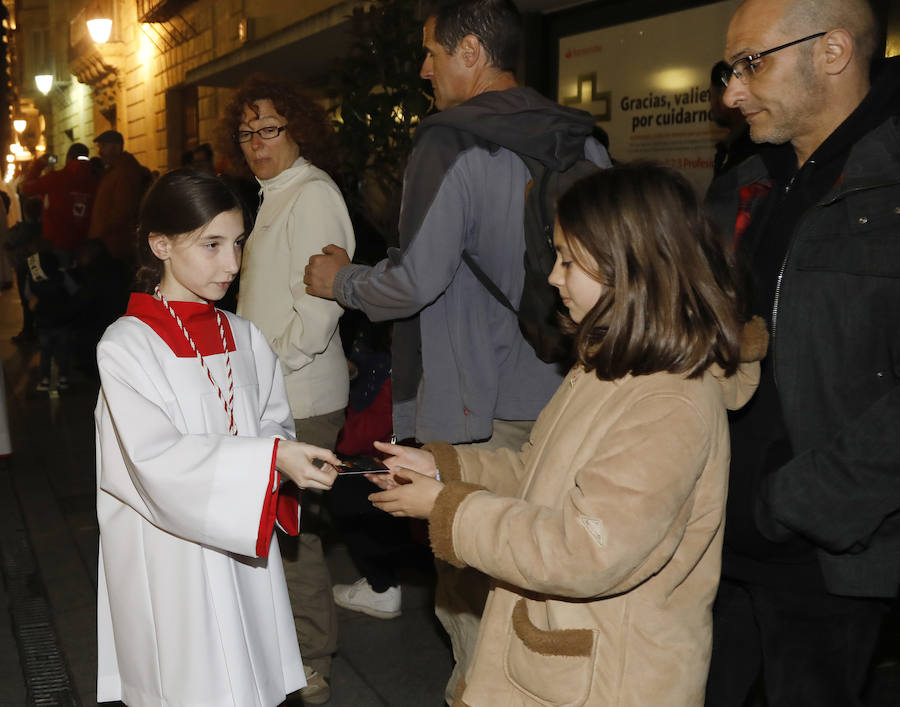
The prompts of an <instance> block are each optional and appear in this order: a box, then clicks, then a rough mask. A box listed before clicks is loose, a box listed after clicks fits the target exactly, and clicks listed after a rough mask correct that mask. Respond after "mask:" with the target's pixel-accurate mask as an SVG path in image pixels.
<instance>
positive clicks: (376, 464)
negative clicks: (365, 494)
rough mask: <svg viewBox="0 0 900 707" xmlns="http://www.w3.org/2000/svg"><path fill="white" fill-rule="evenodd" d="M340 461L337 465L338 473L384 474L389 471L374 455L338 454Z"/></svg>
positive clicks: (342, 474)
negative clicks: (354, 455)
mask: <svg viewBox="0 0 900 707" xmlns="http://www.w3.org/2000/svg"><path fill="white" fill-rule="evenodd" d="M337 456H338V459H340V460H341V463H340V464H339V465H338V468H337V470H338V473H339V474H340V475H341V476H344V475H345V474H385V473H387V472H389V471H390V469H388V468H387V467H386V466H385V465H384V464H382V463H381V462H380V461H378V460H377V459H375V458H374V457H353V456H350V455H348V454H338V455H337Z"/></svg>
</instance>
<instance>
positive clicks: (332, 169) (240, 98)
mask: <svg viewBox="0 0 900 707" xmlns="http://www.w3.org/2000/svg"><path fill="white" fill-rule="evenodd" d="M266 99H268V100H270V101H272V105H273V106H274V107H275V110H276V111H277V112H278V114H279V115H283V116H284V117H285V118H286V119H287V121H288V122H287V126H288V127H287V132H288V134H290V136H291V138H292V139H293V140H294V142H296V143H297V145H298V146H299V147H300V154H301V155H302V156H303V157H304V158H305V159H307V160H308V161H310V162H312V163H313V164H314V165H315V166H316V167H318V168H319V169H321V170H323V171H324V172H326V173H327V174H328V176H330V177H331V178H332V179H333V180H334V181H335V182H336V183H337V184H338V185H340V184H341V180H340V167H339V160H338V152H337V139H336V138H335V135H334V130H333V129H332V126H331V121H330V120H329V119H328V114H327V113H326V112H325V109H324V108H323V107H322V106H320V105H319V104H318V103H316V102H315V101H313V100H312V99H310V98H308V97H307V96H305V95H304V94H303V93H302V92H301V91H300V90H299V89H298V88H297V87H296V86H294V85H292V84H290V83H287V82H285V81H279V80H277V79H272V78H268V77H266V76H263V75H261V74H256V75H254V76H251V77H250V78H249V79H247V81H246V82H244V84H243V85H242V86H241V87H240V88H239V89H238V92H237V93H236V94H235V96H234V98H233V99H232V100H231V102H230V103H229V104H228V107H227V108H225V119H224V121H223V123H222V126H221V129H220V131H219V143H220V146H221V148H222V149H223V151H224V152H225V153H226V154H227V155H228V159H229V161H230V162H231V165H232V167H233V168H234V171H236V172H238V173H239V174H241V175H243V176H252V173H251V171H250V167H249V166H248V165H247V160H246V159H245V158H244V153H243V151H242V150H241V145H240V143H239V142H238V141H237V131H238V127H239V126H240V124H241V122H242V119H243V114H244V108H245V107H248V106H249V107H250V109H251V110H254V111H255V110H256V104H257V103H258V102H259V101H263V100H266Z"/></svg>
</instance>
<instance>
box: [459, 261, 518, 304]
mask: <svg viewBox="0 0 900 707" xmlns="http://www.w3.org/2000/svg"><path fill="white" fill-rule="evenodd" d="M462 259H463V261H464V262H465V264H466V265H468V266H469V270H471V271H472V274H473V275H475V277H477V278H478V282H480V283H481V284H482V285H484V287H485V289H486V290H487V291H488V292H490V293H491V295H493V297H494V299H495V300H497V301H498V302H499V303H500V304H502V305H503V306H504V307H506V308H507V309H508V310H509V311H510V312H512V313H513V314H515V315H516V316H518V315H519V312H518V310H517V309H516V308H515V307H513V306H512V303H511V302H510V301H509V298H508V297H507V296H506V295H505V294H503V290H501V289H500V288H499V287H497V285H496V283H495V282H494V281H493V280H491V278H489V277H488V274H487V273H486V272H485V271H484V270H482V269H481V267H479V265H478V263H476V262H475V258H473V257H472V254H471V253H469V251H467V250H464V251H463V252H462Z"/></svg>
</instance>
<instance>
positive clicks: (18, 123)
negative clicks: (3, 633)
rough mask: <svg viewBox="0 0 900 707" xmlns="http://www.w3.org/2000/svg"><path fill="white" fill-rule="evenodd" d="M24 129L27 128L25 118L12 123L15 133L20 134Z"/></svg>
mask: <svg viewBox="0 0 900 707" xmlns="http://www.w3.org/2000/svg"><path fill="white" fill-rule="evenodd" d="M26 127H28V121H26V120H25V118H16V119H15V120H14V121H13V128H15V130H16V132H17V133H20V132H22V131H23V130H25V128H26Z"/></svg>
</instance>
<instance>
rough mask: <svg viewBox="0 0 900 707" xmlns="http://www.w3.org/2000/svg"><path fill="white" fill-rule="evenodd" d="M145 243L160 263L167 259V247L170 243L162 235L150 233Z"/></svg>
mask: <svg viewBox="0 0 900 707" xmlns="http://www.w3.org/2000/svg"><path fill="white" fill-rule="evenodd" d="M147 243H149V244H150V251H151V252H152V253H153V255H155V256H156V257H157V258H159V259H160V260H162V261H166V260H168V259H169V247H170V245H171V241H170V240H169V238H168V237H166V236H164V235H163V234H162V233H151V234H150V235H149V236H147Z"/></svg>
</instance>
